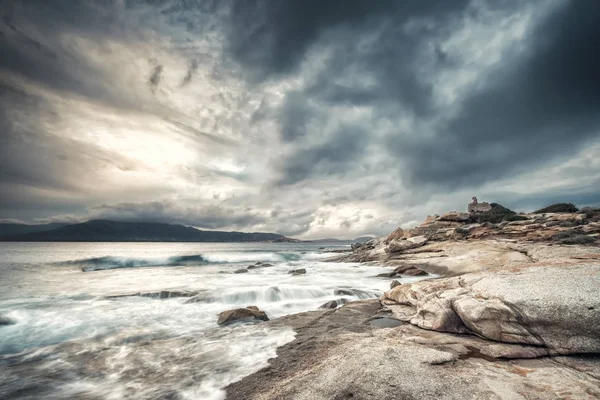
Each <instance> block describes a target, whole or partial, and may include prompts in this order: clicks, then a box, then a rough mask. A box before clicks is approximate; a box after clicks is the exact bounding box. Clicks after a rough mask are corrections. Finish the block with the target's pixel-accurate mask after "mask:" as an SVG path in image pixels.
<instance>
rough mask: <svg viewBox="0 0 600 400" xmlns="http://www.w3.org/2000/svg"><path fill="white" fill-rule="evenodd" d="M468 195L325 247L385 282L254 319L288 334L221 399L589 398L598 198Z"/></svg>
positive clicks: (593, 381) (595, 364)
mask: <svg viewBox="0 0 600 400" xmlns="http://www.w3.org/2000/svg"><path fill="white" fill-rule="evenodd" d="M474 200H475V201H474V203H472V204H471V205H469V211H470V212H450V213H446V214H443V215H439V216H438V215H435V216H430V217H428V218H427V219H426V221H425V222H424V223H423V224H421V225H420V226H417V227H415V228H413V229H410V230H403V229H400V228H398V229H397V230H395V231H394V232H392V233H391V234H390V235H388V236H385V237H381V238H377V239H373V240H370V241H368V242H367V243H365V244H362V245H361V244H356V245H353V247H352V252H349V253H347V254H343V255H340V256H339V257H337V258H336V260H337V261H342V262H361V263H372V264H373V265H378V266H381V265H386V266H389V267H390V272H389V274H384V275H385V277H382V279H386V278H387V279H389V280H390V284H391V285H390V286H391V289H390V290H389V291H387V292H386V293H385V294H384V295H383V296H382V297H381V298H380V299H378V300H363V301H356V302H350V303H347V304H345V305H344V306H342V307H340V308H337V309H322V310H317V311H313V312H307V313H303V314H296V315H290V316H287V317H283V318H280V319H277V320H274V321H270V322H264V323H265V324H269V325H270V326H273V327H277V326H288V327H292V328H293V329H294V330H295V331H296V338H295V340H294V341H292V342H290V343H288V344H286V345H284V346H282V347H281V348H279V349H278V352H277V357H276V358H274V359H272V360H271V361H270V366H269V367H267V368H265V369H263V370H261V371H259V372H257V373H255V374H253V375H251V376H248V377H246V378H244V379H243V380H241V381H239V382H236V383H234V384H232V385H230V386H229V387H228V388H227V398H228V399H311V400H312V399H431V398H439V399H597V398H600V246H599V243H600V209H591V208H587V209H583V210H577V209H576V208H575V207H574V206H572V205H569V204H560V205H554V206H551V207H549V208H547V209H545V210H538V211H537V212H535V213H528V214H517V213H514V212H512V211H510V210H508V209H506V208H504V207H502V206H500V205H498V204H493V203H492V204H487V203H477V201H476V199H474ZM349 273H351V272H349ZM416 273H417V274H421V273H422V274H435V275H433V276H439V277H435V278H433V277H432V278H431V279H426V280H422V281H419V282H414V283H404V282H403V277H404V276H410V275H414V274H416Z"/></svg>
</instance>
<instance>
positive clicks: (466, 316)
mask: <svg viewBox="0 0 600 400" xmlns="http://www.w3.org/2000/svg"><path fill="white" fill-rule="evenodd" d="M599 287H600V264H592V265H580V266H570V267H568V266H563V267H532V268H524V269H522V270H518V271H496V272H493V273H478V274H468V275H464V276H462V277H456V278H447V279H442V280H437V281H421V282H416V283H413V284H410V285H402V286H399V287H396V288H394V289H392V290H390V291H388V292H386V293H385V297H386V298H387V299H390V300H394V301H396V302H397V303H398V304H400V305H404V306H409V307H411V308H412V309H413V312H414V313H413V315H411V316H410V323H411V324H414V325H417V326H419V327H421V328H425V329H432V330H439V331H445V332H458V333H463V332H471V333H475V334H476V335H479V336H481V337H483V338H487V339H491V340H495V341H498V342H506V343H522V344H528V345H536V346H543V347H545V348H546V349H548V350H549V351H551V352H553V353H555V354H571V353H600V291H599V290H598V288H599ZM403 313H404V315H403V316H402V318H403V319H404V320H407V315H406V310H403ZM402 318H401V319H402Z"/></svg>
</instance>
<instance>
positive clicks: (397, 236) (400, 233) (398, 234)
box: [385, 228, 406, 244]
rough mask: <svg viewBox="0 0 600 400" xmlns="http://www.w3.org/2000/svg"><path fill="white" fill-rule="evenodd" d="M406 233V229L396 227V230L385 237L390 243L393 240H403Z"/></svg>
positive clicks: (386, 241)
mask: <svg viewBox="0 0 600 400" xmlns="http://www.w3.org/2000/svg"><path fill="white" fill-rule="evenodd" d="M405 237H406V236H405V233H404V229H402V228H396V230H395V231H394V232H392V233H390V234H389V235H388V237H387V238H386V239H385V243H386V244H388V243H390V242H391V241H392V240H402V239H404V238H405Z"/></svg>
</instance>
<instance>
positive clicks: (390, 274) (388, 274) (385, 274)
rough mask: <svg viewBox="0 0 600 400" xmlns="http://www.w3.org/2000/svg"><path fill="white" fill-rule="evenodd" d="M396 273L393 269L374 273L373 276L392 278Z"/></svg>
mask: <svg viewBox="0 0 600 400" xmlns="http://www.w3.org/2000/svg"><path fill="white" fill-rule="evenodd" d="M396 275H397V274H396V272H395V271H392V272H384V273H383V274H377V275H375V278H393V277H395V276H396Z"/></svg>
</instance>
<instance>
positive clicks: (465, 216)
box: [439, 211, 471, 222]
mask: <svg viewBox="0 0 600 400" xmlns="http://www.w3.org/2000/svg"><path fill="white" fill-rule="evenodd" d="M470 219H471V214H469V213H465V212H457V211H452V212H449V213H446V214H442V216H441V217H439V220H440V221H451V222H467V221H468V220H470Z"/></svg>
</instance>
